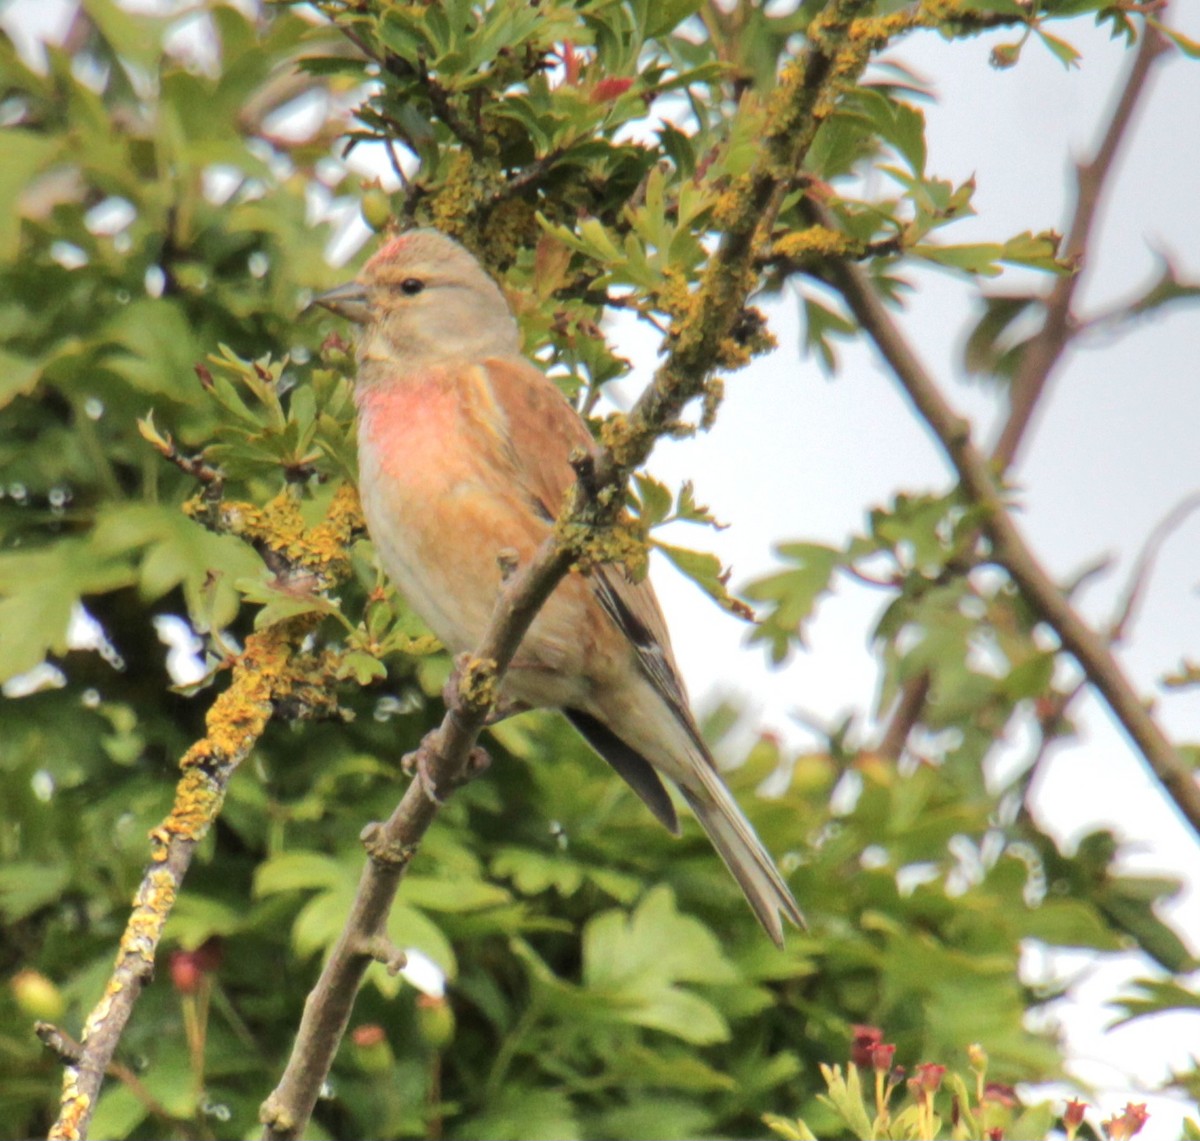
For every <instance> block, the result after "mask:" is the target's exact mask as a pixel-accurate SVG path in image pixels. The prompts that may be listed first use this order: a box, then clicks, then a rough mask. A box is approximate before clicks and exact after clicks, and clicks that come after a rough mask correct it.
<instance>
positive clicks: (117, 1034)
mask: <svg viewBox="0 0 1200 1141" xmlns="http://www.w3.org/2000/svg"><path fill="white" fill-rule="evenodd" d="M277 516H278V520H279V521H280V522H281V523H282V524H285V525H282V526H281V529H280V531H279V532H278V533H277V534H275V535H274V537H273V547H274V549H279V548H283V549H286V550H287V551H289V552H290V555H291V557H292V559H293V563H292V566H293V567H294V568H295V569H296V570H297V571H298V572H299V573H300V574H301V575H303V576H306V578H307V579H309V580H311V579H313V577H314V576H317V577H319V578H320V579H321V581H322V582H326V583H327V582H328V581H330V579H331V578H333V577H336V576H337V575H339V574H341V573H343V571H342V568H341V567H338V566H337V565H336V563H335V559H334V556H333V552H336V551H340V552H341V555H340V558H341V561H342V564H343V565H344V563H345V550H346V546H347V544H348V543H349V541H350V538H351V536H352V534H353V532H354V531H355V530H356V529H357V526H358V524H357V518H358V517H357V500H356V498H355V496H354V493H353V492H352V491H351V490H349V489H347V490H346V491H344V492H339V493H338V495H336V496H335V498H334V501H333V503H332V504H331V506H330V509H329V514H328V516H327V518H326V520H325V522H324V523H322V524H321V525H320V526H318V527H315V528H312V529H310V531H309V532H308V533H307V535H304V536H303V537H302V535H301V534H300V533H298V531H297V527H298V526H299V518H300V517H299V512H298V511H296V510H295V505H294V504H293V507H292V511H291V512H290V513H289V512H286V511H285V510H284V509H283V508H282V507H278V508H277ZM260 538H261V539H262V541H263V542H264V543H268V537H267V534H266V532H265V531H264V532H262V533H261V535H260ZM268 545H271V544H268ZM320 617H321V616H320V614H318V613H312V614H302V615H298V616H296V617H293V618H288V619H285V620H283V621H281V622H278V623H275V624H274V625H272V626H269V627H267V628H266V629H265V630H260V631H257V632H256V633H254V634H251V635H250V636H249V637H248V638H247V639H246V646H245V649H243V650H242V652H241V653H240V654H239V655H238V656H237V658H236V660H235V661H234V663H233V666H232V671H231V675H232V676H231V680H230V684H229V688H228V689H226V690H225V691H224V692H223V693H222V694H221V695H220V696H219V697H218V698H217V699H216V700H215V701H214V702H213V704H212V707H211V708H210V709H209V711H208V716H207V718H206V719H205V728H206V733H205V735H204V736H203V737H202V738H201V739H200V740H199V741H197V742H196V743H195V744H194V745H193V746H192V747H191V748H190V749H188V751H187V752H186V753H185V754H184V756H183V759H182V760H181V761H180V767H181V769H182V770H183V773H182V775H181V776H180V778H179V783H178V784H177V786H176V791H175V803H174V804H173V805H172V807H171V811H170V812H169V813H168V815H167V816H166V818H165V819H164V820H163V821H162V823H161V824H159V825H158V827H156V828H155V829H154V830H153V831H152V832H151V833H150V841H151V851H150V863H149V865H148V867H147V868H146V871H145V874H144V875H143V877H142V882H141V885H140V886H139V887H138V890H137V894H136V895H135V896H134V900H133V910H132V912H131V914H130V916H129V921H128V922H127V923H126V926H125V933H124V935H123V936H122V937H121V944H120V948H119V950H118V952H117V959H116V963H115V964H114V966H113V971H112V974H111V975H110V976H109V979H108V982H107V983H106V985H105V987H104V994H103V996H102V997H101V999H100V1001H99V1002H98V1003H97V1004H96V1006H95V1007H94V1008H93V1010H92V1011H91V1013H90V1014H89V1015H88V1017H87V1019H86V1021H85V1022H84V1026H83V1033H82V1035H81V1037H80V1049H79V1052H78V1055H77V1056H75V1057H73V1058H72V1059H71V1060H70V1062H69V1063H68V1065H67V1067H66V1071H65V1073H64V1077H63V1092H62V1098H61V1102H60V1109H59V1116H58V1119H57V1121H56V1122H55V1123H54V1126H53V1128H52V1129H51V1131H50V1134H49V1136H50V1138H51V1141H80V1139H82V1138H85V1137H86V1136H87V1131H88V1125H89V1123H90V1121H91V1118H92V1114H93V1113H94V1112H95V1108H96V1101H97V1098H98V1097H99V1093H100V1086H101V1082H102V1081H103V1078H104V1074H105V1072H106V1071H107V1070H108V1069H109V1066H110V1064H111V1063H112V1059H113V1054H114V1052H115V1051H116V1048H117V1044H118V1042H119V1041H120V1039H121V1035H122V1033H123V1032H124V1029H125V1026H126V1024H127V1023H128V1021H129V1018H130V1016H131V1015H132V1013H133V1008H134V1005H135V1004H136V1002H137V1000H138V997H139V995H140V994H141V992H142V988H143V987H145V986H146V984H147V983H148V982H149V981H150V979H151V977H152V976H153V973H154V959H155V955H156V953H157V951H158V945H159V942H160V940H161V938H162V932H163V927H164V926H165V925H166V921H167V918H168V916H169V915H170V913H171V909H172V907H173V906H174V904H175V899H176V896H177V895H178V892H179V887H180V885H181V884H182V883H183V878H184V876H185V875H186V874H187V870H188V867H189V866H190V865H191V862H192V856H193V855H194V853H195V850H196V845H197V844H199V843H200V841H201V840H202V839H203V838H204V836H205V835H206V834H207V832H208V830H209V828H210V827H212V824H213V822H214V821H215V820H216V818H217V815H218V813H219V812H220V810H221V805H222V803H223V802H224V799H225V793H226V790H227V789H228V787H229V781H230V780H231V779H232V777H233V774H234V773H235V772H236V771H237V769H238V766H239V765H241V763H242V762H243V761H244V760H245V759H246V758H247V757H248V756H249V755H250V752H251V750H252V749H253V748H254V746H255V744H256V743H257V741H258V739H259V737H261V736H262V734H263V731H264V730H265V729H266V727H267V724H268V722H269V721H270V720H271V717H272V716H273V715H274V713H275V710H276V709H277V708H278V706H279V703H280V702H281V701H283V700H284V699H291V700H292V701H293V702H298V703H299V704H301V705H302V706H303V707H305V708H306V709H307V710H309V711H310V712H319V711H321V710H328V709H329V708H331V707H332V705H333V704H334V703H335V699H334V698H333V696H332V693H333V689H332V676H331V675H330V673H329V670H328V663H327V662H325V661H324V659H323V657H316V658H314V657H313V656H311V655H307V654H303V653H301V645H302V643H303V641H304V639H305V638H306V637H307V635H308V634H309V633H310V631H311V630H312V629H313V628H314V627H315V626H316V624H317V622H318V621H319V620H320Z"/></svg>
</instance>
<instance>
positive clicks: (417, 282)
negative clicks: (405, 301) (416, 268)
mask: <svg viewBox="0 0 1200 1141" xmlns="http://www.w3.org/2000/svg"><path fill="white" fill-rule="evenodd" d="M424 288H425V283H424V282H423V281H422V280H421V279H420V278H419V277H406V278H405V279H404V280H403V281H402V282H401V283H400V292H401V293H406V294H408V296H409V297H415V296H416V295H417V294H418V293H420V292H421V290H422V289H424Z"/></svg>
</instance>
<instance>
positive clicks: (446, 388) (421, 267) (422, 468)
mask: <svg viewBox="0 0 1200 1141" xmlns="http://www.w3.org/2000/svg"><path fill="white" fill-rule="evenodd" d="M316 303H317V304H320V305H322V306H324V307H325V308H327V309H329V310H331V311H333V312H334V313H336V314H339V315H340V316H342V317H345V318H347V319H349V320H351V321H354V322H356V323H357V324H359V325H360V326H361V330H360V334H359V337H358V344H357V358H358V376H357V382H356V385H355V401H356V404H357V406H358V445H359V450H358V455H359V468H360V470H359V493H360V496H361V499H362V506H363V512H364V514H365V516H366V521H367V529H368V531H369V532H370V535H371V538H372V541H373V542H374V544H375V548H376V550H377V551H378V554H379V559H380V562H381V563H382V565H383V568H384V570H385V571H386V572H387V574H388V576H389V577H390V578H391V580H392V582H393V583H394V585H395V586H396V587H397V589H398V590H399V591H400V592H401V593H402V594H403V595H404V597H405V598H406V599H407V600H408V603H409V604H410V605H411V606H412V608H413V610H414V611H416V613H417V614H418V615H419V616H420V617H421V618H422V619H423V620H424V621H425V623H426V624H427V625H428V626H429V627H430V629H431V630H433V632H434V633H435V634H436V635H437V636H438V637H439V638H440V639H441V641H442V642H443V643H444V644H445V646H446V647H447V649H449V650H450V651H451V652H453V653H461V652H463V651H467V650H471V649H474V648H475V647H476V646H477V645H478V644H479V643H480V641H481V640H482V638H483V634H484V630H485V628H486V626H487V624H488V621H489V619H490V617H491V614H492V610H493V607H494V605H495V602H496V597H497V594H498V592H499V590H500V586H501V571H500V565H499V560H498V558H497V556H498V554H499V553H500V552H501V551H503V550H505V549H506V548H507V549H509V550H510V551H513V550H515V552H516V555H517V558H518V560H519V561H520V562H521V563H526V562H528V561H529V560H530V559H531V558H532V557H533V555H534V553H535V551H536V550H537V548H538V547H539V546H540V545H541V544H542V542H543V540H545V539H546V537H547V536H548V535H549V534H550V532H551V529H552V527H553V525H554V521H555V518H556V517H557V515H558V512H559V510H560V509H561V508H562V506H563V503H564V499H565V497H566V496H567V494H568V493H569V492H570V490H571V487H572V485H573V483H574V480H575V473H574V471H573V469H572V467H571V464H570V462H569V457H570V455H571V453H572V450H573V449H577V448H585V449H588V450H589V451H591V452H592V453H593V454H595V452H596V445H595V443H594V442H593V440H592V437H591V434H590V433H589V432H588V430H587V427H586V426H585V424H584V422H583V420H582V419H581V418H580V416H579V415H578V413H576V411H575V410H574V409H573V408H572V407H571V405H570V404H569V403H568V402H567V400H566V398H565V397H564V396H563V395H562V394H561V393H560V392H559V390H558V389H557V388H556V387H555V385H554V384H553V382H551V381H550V380H549V379H548V378H547V377H546V376H545V375H544V374H543V373H542V372H541V370H540V369H538V368H537V367H535V366H534V365H533V364H531V363H530V362H529V361H528V360H526V359H525V358H524V357H523V356H522V354H521V342H520V336H519V333H518V330H517V324H516V321H515V320H514V318H513V315H512V312H511V311H510V309H509V307H508V303H507V302H506V301H505V298H504V295H503V294H502V293H501V291H500V289H499V287H498V286H497V284H496V283H495V281H493V280H492V278H491V277H490V276H489V275H488V274H487V273H486V272H485V270H484V269H483V267H482V266H481V265H480V264H479V263H478V262H477V261H476V260H475V258H474V257H472V255H471V254H470V253H468V252H467V250H466V249H464V248H463V247H462V246H461V245H459V244H458V243H457V242H456V241H454V240H453V239H451V238H449V237H447V236H446V235H444V234H442V233H439V232H438V231H436V230H429V229H423V230H411V231H409V232H407V233H404V234H401V235H399V236H398V237H393V238H391V239H390V240H389V241H388V242H387V243H386V244H385V245H384V246H383V247H382V248H381V249H380V250H379V251H378V253H376V254H375V256H374V257H372V258H371V260H370V261H369V262H368V263H367V264H366V266H365V267H364V269H363V270H362V272H361V273H360V274H359V276H358V277H357V278H356V279H355V280H354V281H352V282H349V283H348V284H346V285H343V286H339V287H338V288H336V289H333V290H331V291H330V292H328V293H325V294H323V295H322V296H320V297H318V298H316ZM501 698H502V701H503V702H504V704H505V706H515V707H518V708H550V709H559V710H561V711H562V712H563V713H564V714H565V715H566V716H567V718H568V719H569V720H570V721H571V723H572V724H573V725H574V726H575V728H576V729H577V730H578V731H579V732H580V733H581V734H582V736H583V737H584V739H585V740H586V741H587V742H588V744H589V745H591V747H592V748H593V749H594V750H595V751H596V752H597V753H599V754H600V756H601V757H603V758H604V759H605V760H606V761H607V762H608V763H609V764H610V765H612V767H613V768H614V769H616V771H617V772H618V773H619V774H620V775H621V777H623V778H624V780H625V781H626V782H627V783H628V784H629V785H630V787H631V788H632V789H633V791H634V792H636V793H637V795H638V796H639V797H641V799H642V800H643V801H644V802H645V804H646V806H647V807H648V808H649V809H650V811H651V812H652V813H653V814H654V815H655V816H656V817H657V818H658V819H659V820H660V821H661V822H662V823H663V824H665V825H666V827H667V828H669V829H670V830H671V831H672V832H674V833H676V834H678V831H679V822H678V820H677V818H676V815H675V807H674V804H673V803H672V801H671V797H670V795H669V794H668V792H667V790H666V787H665V786H664V784H663V780H664V778H665V779H666V780H667V781H669V782H670V783H672V784H674V785H675V786H676V787H677V788H678V789H679V791H680V792H681V793H682V795H683V798H684V800H685V801H687V803H688V805H689V806H690V807H691V809H692V811H693V812H694V813H695V815H696V818H697V819H698V820H699V822H700V824H701V826H702V827H703V828H704V831H705V832H706V833H707V834H708V837H709V839H710V840H711V841H712V844H713V846H714V847H715V848H716V850H717V852H718V853H719V854H720V856H721V858H722V859H723V860H724V861H725V864H726V865H727V866H728V868H729V870H730V871H731V872H732V873H733V875H734V878H735V879H736V880H737V882H738V884H739V885H740V886H741V889H742V891H743V892H744V893H745V895H746V898H747V900H748V901H749V903H750V906H751V907H752V908H753V910H754V913H755V915H757V916H758V919H759V921H760V922H761V923H762V925H763V927H764V928H765V930H766V931H767V933H768V934H769V935H770V936H771V938H772V939H773V940H774V941H775V943H776V944H778V945H780V946H782V944H783V925H782V922H781V919H780V917H781V916H784V917H786V918H787V919H789V920H790V921H791V922H793V923H795V924H797V925H802V924H803V922H804V920H803V917H802V916H801V914H800V909H799V907H798V906H797V904H796V901H795V900H794V899H793V898H792V894H791V892H790V891H789V890H788V887H787V885H786V884H785V883H784V881H783V877H782V876H781V875H780V874H779V871H778V869H777V868H776V867H775V864H774V863H773V862H772V860H771V857H770V856H769V855H768V853H767V851H766V849H765V848H764V847H763V845H762V842H761V841H760V840H759V838H758V837H757V836H756V835H755V833H754V829H753V828H752V827H751V826H750V823H749V821H748V820H747V819H746V817H745V816H744V815H743V814H742V812H741V810H740V809H739V808H738V806H737V804H736V802H735V801H734V799H733V797H732V795H731V794H730V792H729V790H728V789H727V788H726V787H725V785H724V783H723V782H722V780H721V777H720V774H719V773H718V771H717V766H716V764H715V762H714V761H713V758H712V755H711V754H710V752H709V750H708V748H707V746H706V745H705V743H704V741H703V739H702V738H701V736H700V731H699V729H698V728H697V726H696V722H695V719H694V718H693V716H692V713H691V710H690V709H689V706H688V699H687V695H686V693H685V691H684V686H683V681H682V679H681V678H680V676H679V671H678V669H677V667H676V665H675V659H674V656H673V654H672V652H671V644H670V641H669V638H668V635H667V628H666V622H665V620H664V618H663V614H662V611H661V609H660V608H659V604H658V599H657V598H656V597H655V594H654V589H653V587H652V586H651V585H650V583H649V582H648V581H643V582H637V583H635V582H631V581H629V580H628V579H627V577H626V576H625V575H624V574H623V573H622V572H621V570H620V569H618V568H614V567H612V566H601V567H598V568H596V569H594V570H592V571H591V572H590V574H588V575H583V574H580V573H575V572H572V573H571V574H568V575H567V576H566V577H565V578H564V579H563V580H562V582H560V583H559V585H558V587H557V588H556V589H555V591H554V593H553V594H552V595H551V596H550V598H549V599H548V600H547V602H546V604H545V606H544V607H543V608H542V609H541V610H540V611H539V613H538V615H537V617H536V618H535V619H534V621H533V624H532V626H531V627H530V629H529V631H528V633H527V634H526V635H525V638H524V640H523V642H522V643H521V646H520V649H519V650H518V652H517V654H516V657H515V658H514V660H513V662H512V665H511V666H510V668H509V670H508V673H507V674H506V676H505V679H504V682H503V686H502V692H501Z"/></svg>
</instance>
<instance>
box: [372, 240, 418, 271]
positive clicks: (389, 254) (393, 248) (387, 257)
mask: <svg viewBox="0 0 1200 1141" xmlns="http://www.w3.org/2000/svg"><path fill="white" fill-rule="evenodd" d="M409 237H410V235H408V234H397V235H396V237H394V238H391V239H389V240H388V241H386V242H385V243H384V244H383V246H382V247H381V248H380V249H379V250H377V251H376V252H375V253H374V254H373V255H372V257H371V260H370V261H369V262H368V263H367V264H368V265H373V264H374V263H375V262H381V261H391V259H392V258H394V257H396V256H397V255H398V254H400V253H401V252H402V251H403V250H404V248H405V246H407V245H408V242H409Z"/></svg>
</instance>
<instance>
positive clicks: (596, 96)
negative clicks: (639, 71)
mask: <svg viewBox="0 0 1200 1141" xmlns="http://www.w3.org/2000/svg"><path fill="white" fill-rule="evenodd" d="M632 86H633V79H632V78H631V77H629V76H620V75H612V76H609V78H608V79H602V80H600V82H599V83H597V84H596V86H595V87H593V88H592V93H591V95H589V96H588V98H589V99H590V100H591V101H592V102H593V103H612V102H615V101H616V100H617V99H619V98H620V97H621V96H622V95H624V94H625V92H626V91H628V90H629V89H630V88H631V87H632Z"/></svg>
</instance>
